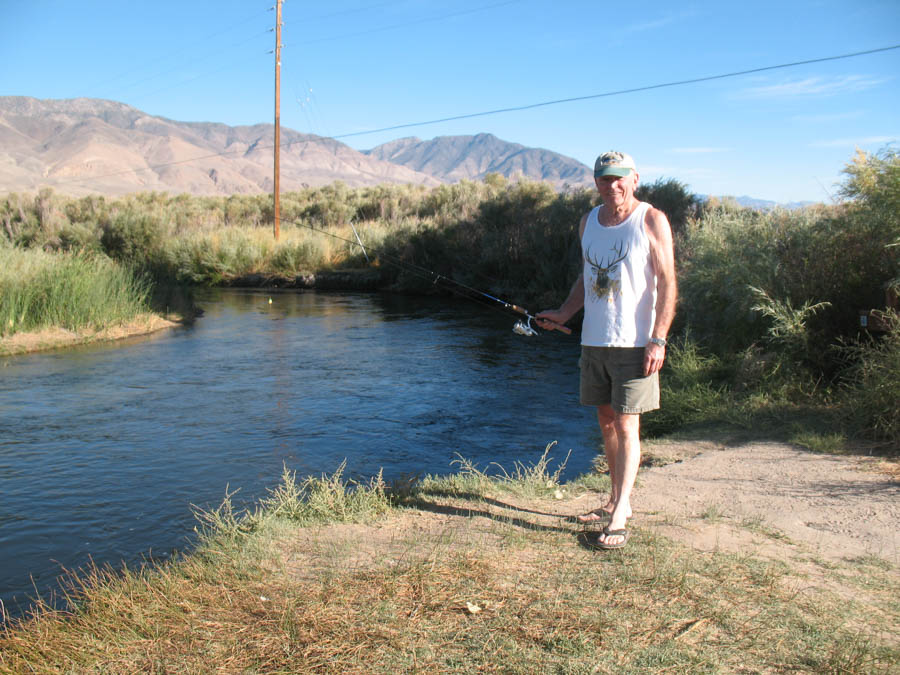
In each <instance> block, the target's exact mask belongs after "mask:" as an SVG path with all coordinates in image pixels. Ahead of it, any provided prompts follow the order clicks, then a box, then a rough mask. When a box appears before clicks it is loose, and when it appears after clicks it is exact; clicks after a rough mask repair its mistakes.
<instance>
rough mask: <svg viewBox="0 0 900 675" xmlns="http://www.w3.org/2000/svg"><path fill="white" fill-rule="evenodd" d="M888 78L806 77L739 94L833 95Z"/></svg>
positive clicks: (746, 95)
mask: <svg viewBox="0 0 900 675" xmlns="http://www.w3.org/2000/svg"><path fill="white" fill-rule="evenodd" d="M887 81H888V80H887V79H886V78H876V77H871V76H868V75H845V76H843V77H834V78H825V77H807V78H806V79H804V80H793V81H789V82H782V83H781V84H771V85H767V86H764V87H751V88H749V89H744V90H743V91H742V92H740V95H741V96H743V97H746V98H785V97H793V96H834V95H836V94H846V93H852V92H858V91H864V90H866V89H872V88H873V87H877V86H879V85H881V84H884V83H885V82H887Z"/></svg>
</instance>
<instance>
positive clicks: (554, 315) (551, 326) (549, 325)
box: [534, 309, 572, 333]
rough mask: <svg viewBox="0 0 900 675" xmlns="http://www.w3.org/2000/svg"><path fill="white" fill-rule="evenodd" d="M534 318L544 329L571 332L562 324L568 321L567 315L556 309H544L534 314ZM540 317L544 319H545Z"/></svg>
mask: <svg viewBox="0 0 900 675" xmlns="http://www.w3.org/2000/svg"><path fill="white" fill-rule="evenodd" d="M534 318H535V320H536V321H537V325H538V326H539V327H540V328H543V329H544V330H561V331H563V332H564V333H565V332H569V333H571V332H572V331H570V330H568V329H566V327H565V325H564V324H565V323H566V321H568V317H567V316H566V315H565V314H563V313H562V312H560V311H559V310H558V309H545V310H544V311H543V312H538V313H537V314H535V316H534ZM541 319H546V321H542V320H541Z"/></svg>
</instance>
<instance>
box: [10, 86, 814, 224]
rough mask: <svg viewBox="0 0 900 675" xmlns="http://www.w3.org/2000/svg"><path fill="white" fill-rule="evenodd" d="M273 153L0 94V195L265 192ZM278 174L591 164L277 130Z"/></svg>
mask: <svg viewBox="0 0 900 675" xmlns="http://www.w3.org/2000/svg"><path fill="white" fill-rule="evenodd" d="M273 155H274V126H273V125H271V124H255V125H252V126H234V127H232V126H228V125H226V124H219V123H215V122H178V121H175V120H170V119H167V118H165V117H158V116H154V115H149V114H147V113H145V112H142V111H140V110H138V109H137V108H133V107H131V106H129V105H125V104H124V103H118V102H115V101H107V100H102V99H90V98H75V99H65V100H40V99H36V98H31V97H26V96H0V193H9V192H37V191H38V190H40V189H41V188H44V187H51V188H53V189H54V190H56V191H57V192H60V193H63V194H68V195H73V196H81V195H85V194H103V195H109V196H118V195H123V194H128V193H133V192H149V191H157V192H169V193H173V194H181V193H189V194H194V195H231V194H254V193H262V192H271V191H272V189H273V184H274V180H273ZM280 167H281V168H280V181H281V183H280V189H281V191H283V192H289V191H292V190H299V189H301V188H304V187H317V186H321V185H327V184H329V183H333V182H334V181H342V182H344V183H345V184H347V185H349V186H350V187H363V186H368V185H377V184H380V183H413V184H417V185H424V186H428V187H432V186H436V185H439V184H441V183H454V182H458V181H461V180H481V179H483V178H484V177H485V176H486V175H488V174H489V173H498V174H502V175H503V176H506V177H507V178H510V179H513V180H515V179H517V178H526V179H529V180H535V181H547V182H549V183H551V184H552V185H553V186H554V187H555V188H557V189H565V188H566V187H582V186H591V185H593V177H592V172H591V169H590V168H589V167H588V166H586V165H584V164H582V163H581V162H579V161H577V160H575V159H572V158H571V157H566V156H565V155H561V154H559V153H556V152H551V151H550V150H544V149H541V148H529V147H526V146H524V145H519V144H518V143H510V142H507V141H504V140H501V139H499V138H497V137H496V136H493V135H491V134H477V135H474V136H439V137H437V138H434V139H432V140H429V141H423V140H420V139H418V138H412V137H410V138H400V139H397V140H394V141H390V142H388V143H384V144H383V145H379V146H377V147H375V148H372V149H370V150H364V151H358V150H355V149H353V148H351V147H350V146H348V145H345V144H344V143H341V142H339V141H336V140H334V139H331V138H325V137H322V136H316V135H313V134H304V133H300V132H298V131H294V130H292V129H288V128H286V127H282V128H281V153H280ZM736 200H737V202H738V203H739V204H742V205H744V206H750V207H752V208H756V209H767V208H773V207H775V206H777V204H776V203H775V202H771V201H764V200H759V199H753V198H751V197H737V198H736ZM808 203H809V202H802V203H797V204H788V205H782V206H788V207H789V208H792V207H797V206H803V205H805V204H808Z"/></svg>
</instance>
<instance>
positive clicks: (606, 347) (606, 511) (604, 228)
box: [536, 152, 676, 549]
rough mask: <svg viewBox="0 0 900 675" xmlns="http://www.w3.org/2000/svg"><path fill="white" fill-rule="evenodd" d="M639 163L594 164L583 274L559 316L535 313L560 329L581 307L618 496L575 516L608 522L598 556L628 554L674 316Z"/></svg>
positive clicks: (590, 391)
mask: <svg viewBox="0 0 900 675" xmlns="http://www.w3.org/2000/svg"><path fill="white" fill-rule="evenodd" d="M638 178H639V176H638V172H637V168H636V167H635V164H634V160H633V159H632V158H631V157H630V156H629V155H626V154H624V153H621V152H607V153H604V154H602V155H600V157H598V158H597V162H596V164H595V165H594V182H595V183H596V185H597V190H598V191H599V193H600V198H601V199H602V202H603V203H602V204H601V205H600V206H598V207H596V208H594V209H593V210H591V211H590V212H589V213H587V214H585V215H584V216H583V217H582V219H581V225H580V226H579V236H580V239H581V251H582V258H583V260H584V267H583V271H582V273H581V275H580V276H579V277H578V280H577V281H576V282H575V284H574V285H573V286H572V290H571V291H570V292H569V296H568V298H566V301H565V302H564V303H563V304H562V306H561V307H560V308H559V309H555V310H545V311H543V312H540V313H539V314H537V316H536V318H537V319H538V325H539V326H540V327H541V328H544V329H546V330H550V329H552V328H553V324H551V323H546V322H541V321H540V319H547V320H549V321H553V322H556V323H558V324H564V323H566V322H567V321H568V320H569V319H571V318H572V316H574V315H575V313H576V312H577V311H578V310H579V309H581V308H582V307H584V325H583V328H582V338H581V345H582V347H581V403H582V404H583V405H589V406H592V407H596V408H597V420H598V421H599V423H600V428H601V430H602V432H603V442H604V447H605V451H606V460H607V463H608V464H609V474H610V480H611V482H612V489H611V494H610V497H609V500H608V501H607V503H606V504H605V505H604V506H602V507H600V508H599V509H597V510H596V511H592V512H590V513H586V514H584V515H582V516H578V520H579V521H580V522H582V523H589V522H594V521H600V520H604V519H605V518H606V517H607V516H608V517H609V519H610V520H609V523H608V525H607V526H606V527H605V528H603V531H602V533H601V534H600V536H599V537H598V540H597V545H598V546H599V547H600V548H604V549H612V548H622V547H623V546H625V544H626V542H627V541H628V530H627V528H626V527H625V525H626V522H627V520H628V519H629V518H630V517H631V491H632V488H633V486H634V481H635V478H636V477H637V472H638V465H639V463H640V458H641V446H640V435H639V433H640V420H641V413H644V412H648V411H650V410H655V409H657V408H659V370H660V368H662V365H663V360H664V359H665V356H666V336H667V335H668V332H669V327H670V326H671V325H672V319H673V318H674V316H675V298H676V281H675V258H674V253H673V246H672V230H671V228H670V226H669V221H668V219H667V218H666V216H665V214H664V213H663V212H662V211H660V210H658V209H656V208H653V207H652V206H651V205H650V204H647V203H646V202H641V201H639V200H638V199H637V198H635V196H634V191H635V189H636V188H637V185H638Z"/></svg>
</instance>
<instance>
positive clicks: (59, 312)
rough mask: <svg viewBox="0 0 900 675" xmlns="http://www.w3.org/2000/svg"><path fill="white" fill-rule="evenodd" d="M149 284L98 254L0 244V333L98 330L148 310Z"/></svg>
mask: <svg viewBox="0 0 900 675" xmlns="http://www.w3.org/2000/svg"><path fill="white" fill-rule="evenodd" d="M149 296H150V287H149V284H148V283H146V282H145V281H142V280H141V279H140V278H136V277H135V275H134V274H133V273H132V272H131V271H130V270H129V269H127V268H125V267H123V266H122V265H119V264H118V263H115V262H113V261H112V260H110V259H109V258H106V257H105V256H102V255H96V254H94V255H91V254H87V255H82V254H74V253H50V252H46V251H42V250H40V249H20V248H14V247H10V246H0V335H3V336H5V335H12V334H14V333H17V332H21V331H35V330H40V329H43V328H48V327H52V326H60V327H63V328H67V329H69V330H78V329H80V328H85V327H92V328H102V327H106V326H109V325H111V324H115V323H118V322H123V321H128V320H131V319H134V318H135V317H137V316H138V315H140V314H142V313H145V312H148V311H149V309H150V308H149Z"/></svg>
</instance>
